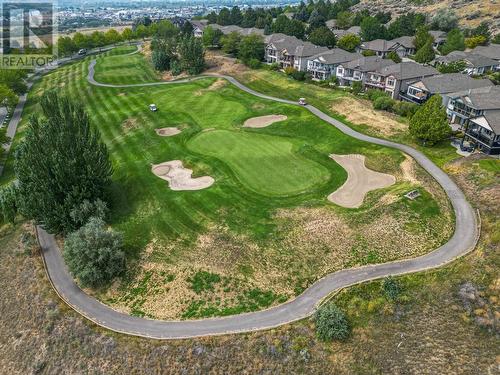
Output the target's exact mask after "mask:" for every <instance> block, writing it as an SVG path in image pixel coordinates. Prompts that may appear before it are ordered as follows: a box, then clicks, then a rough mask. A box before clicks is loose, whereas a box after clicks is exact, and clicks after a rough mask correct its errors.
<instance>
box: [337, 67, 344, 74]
mask: <svg viewBox="0 0 500 375" xmlns="http://www.w3.org/2000/svg"><path fill="white" fill-rule="evenodd" d="M337 73H338V74H340V75H342V74H344V69H343V68H341V67H338V68H337Z"/></svg>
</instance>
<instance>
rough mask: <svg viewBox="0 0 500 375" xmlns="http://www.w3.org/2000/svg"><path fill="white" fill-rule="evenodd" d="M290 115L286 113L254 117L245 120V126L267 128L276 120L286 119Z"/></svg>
mask: <svg viewBox="0 0 500 375" xmlns="http://www.w3.org/2000/svg"><path fill="white" fill-rule="evenodd" d="M287 118H288V117H287V116H285V115H267V116H259V117H252V118H250V119H248V120H246V121H245V123H244V124H243V127H245V128H265V127H266V126H269V125H272V124H274V123H275V122H280V121H285V120H286V119H287Z"/></svg>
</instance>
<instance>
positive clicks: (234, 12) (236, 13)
mask: <svg viewBox="0 0 500 375" xmlns="http://www.w3.org/2000/svg"><path fill="white" fill-rule="evenodd" d="M241 21H243V14H241V10H240V8H239V7H237V6H235V7H233V8H232V9H231V25H238V26H239V25H241Z"/></svg>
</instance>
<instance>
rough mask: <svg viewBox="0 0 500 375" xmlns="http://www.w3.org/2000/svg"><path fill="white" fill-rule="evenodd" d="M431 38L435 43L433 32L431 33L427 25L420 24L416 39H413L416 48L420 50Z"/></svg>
mask: <svg viewBox="0 0 500 375" xmlns="http://www.w3.org/2000/svg"><path fill="white" fill-rule="evenodd" d="M429 40H430V41H431V43H434V37H433V36H432V35H431V34H429V29H428V27H427V26H420V27H419V28H418V29H417V32H416V34H415V39H414V40H413V45H414V46H415V49H416V50H417V51H418V50H419V49H420V48H422V47H423V46H424V45H425V44H426V43H427V42H428V41H429Z"/></svg>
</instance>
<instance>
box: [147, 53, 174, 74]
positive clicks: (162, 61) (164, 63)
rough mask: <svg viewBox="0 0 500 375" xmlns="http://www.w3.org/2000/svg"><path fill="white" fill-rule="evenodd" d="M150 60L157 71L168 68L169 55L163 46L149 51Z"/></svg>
mask: <svg viewBox="0 0 500 375" xmlns="http://www.w3.org/2000/svg"><path fill="white" fill-rule="evenodd" d="M151 61H152V62H153V67H154V68H155V69H156V70H158V71H159V72H164V71H165V70H169V69H170V56H169V55H168V54H167V52H166V51H165V49H163V48H157V49H154V50H153V52H152V53H151Z"/></svg>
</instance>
